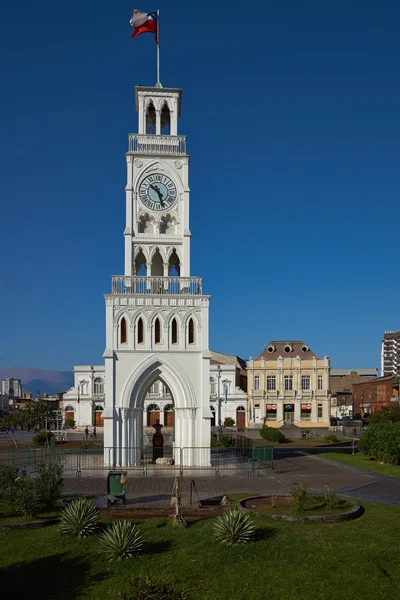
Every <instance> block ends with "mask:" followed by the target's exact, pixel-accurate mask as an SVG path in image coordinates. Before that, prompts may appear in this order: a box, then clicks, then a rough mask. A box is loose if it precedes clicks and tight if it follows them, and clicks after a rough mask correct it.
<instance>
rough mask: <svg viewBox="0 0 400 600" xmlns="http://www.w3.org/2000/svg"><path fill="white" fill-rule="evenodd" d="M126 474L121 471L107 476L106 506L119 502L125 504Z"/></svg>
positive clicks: (111, 472) (112, 472)
mask: <svg viewBox="0 0 400 600" xmlns="http://www.w3.org/2000/svg"><path fill="white" fill-rule="evenodd" d="M125 490H126V473H125V472H121V471H110V472H109V473H108V475H107V496H108V497H107V506H110V505H111V504H114V502H116V500H121V502H122V503H123V504H126V503H127V501H126V497H125Z"/></svg>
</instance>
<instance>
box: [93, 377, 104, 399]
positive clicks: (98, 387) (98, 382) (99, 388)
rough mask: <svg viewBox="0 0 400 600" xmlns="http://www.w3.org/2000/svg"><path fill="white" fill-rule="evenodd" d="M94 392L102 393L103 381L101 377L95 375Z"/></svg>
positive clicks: (99, 394)
mask: <svg viewBox="0 0 400 600" xmlns="http://www.w3.org/2000/svg"><path fill="white" fill-rule="evenodd" d="M94 393H95V394H96V396H101V395H103V394H104V381H103V380H102V378H101V377H96V379H95V380H94Z"/></svg>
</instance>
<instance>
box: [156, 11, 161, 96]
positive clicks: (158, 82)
mask: <svg viewBox="0 0 400 600" xmlns="http://www.w3.org/2000/svg"><path fill="white" fill-rule="evenodd" d="M156 85H157V87H161V81H160V9H159V8H158V9H157V83H156Z"/></svg>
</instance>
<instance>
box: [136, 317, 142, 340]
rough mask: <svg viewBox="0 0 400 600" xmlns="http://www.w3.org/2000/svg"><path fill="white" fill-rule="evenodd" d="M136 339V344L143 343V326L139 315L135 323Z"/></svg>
mask: <svg viewBox="0 0 400 600" xmlns="http://www.w3.org/2000/svg"><path fill="white" fill-rule="evenodd" d="M137 341H138V344H143V342H144V328H143V319H142V317H140V319H139V321H138V324H137Z"/></svg>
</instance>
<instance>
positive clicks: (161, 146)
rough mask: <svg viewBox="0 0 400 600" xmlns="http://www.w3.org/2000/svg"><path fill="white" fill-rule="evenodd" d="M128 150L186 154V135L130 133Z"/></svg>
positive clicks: (144, 152) (143, 152)
mask: <svg viewBox="0 0 400 600" xmlns="http://www.w3.org/2000/svg"><path fill="white" fill-rule="evenodd" d="M128 152H137V153H141V154H186V137H185V136H184V135H143V134H139V133H130V134H129V150H128Z"/></svg>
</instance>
